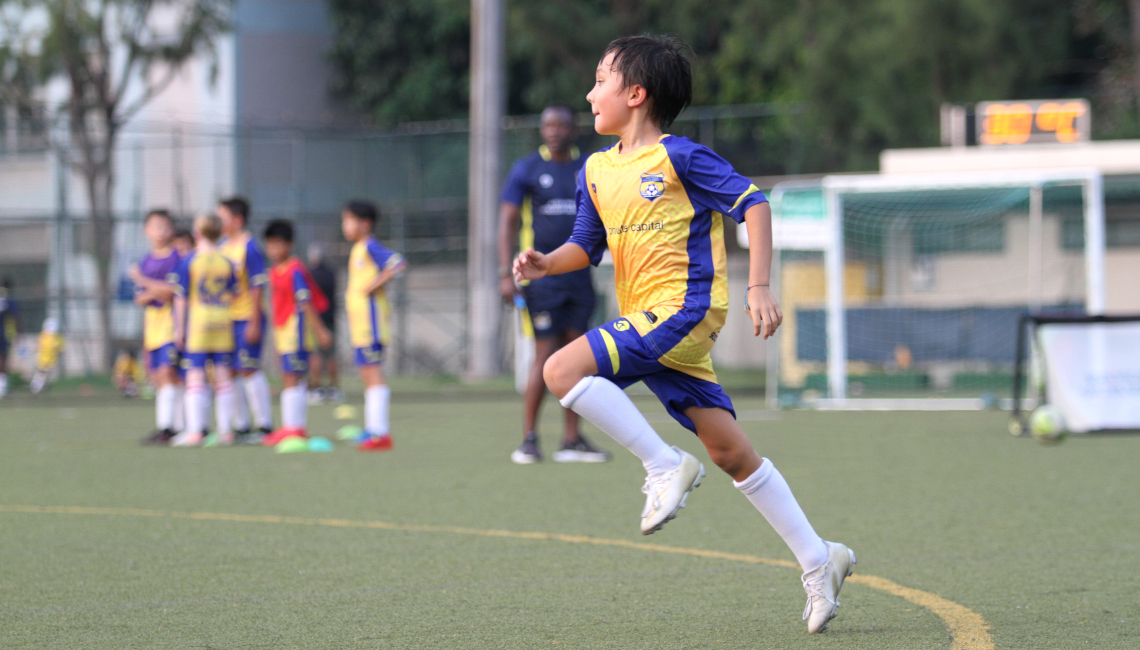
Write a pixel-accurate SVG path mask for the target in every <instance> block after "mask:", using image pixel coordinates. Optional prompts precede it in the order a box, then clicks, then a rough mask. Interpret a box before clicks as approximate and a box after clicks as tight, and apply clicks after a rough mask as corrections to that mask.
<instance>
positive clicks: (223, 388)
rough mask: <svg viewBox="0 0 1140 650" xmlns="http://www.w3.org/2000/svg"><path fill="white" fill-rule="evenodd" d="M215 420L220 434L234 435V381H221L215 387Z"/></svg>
mask: <svg viewBox="0 0 1140 650" xmlns="http://www.w3.org/2000/svg"><path fill="white" fill-rule="evenodd" d="M214 397H215V401H216V404H215V405H214V420H215V421H216V422H217V425H218V433H219V434H228V433H233V426H234V424H233V423H234V384H233V382H232V381H229V380H226V381H219V382H217V386H215V387H214Z"/></svg>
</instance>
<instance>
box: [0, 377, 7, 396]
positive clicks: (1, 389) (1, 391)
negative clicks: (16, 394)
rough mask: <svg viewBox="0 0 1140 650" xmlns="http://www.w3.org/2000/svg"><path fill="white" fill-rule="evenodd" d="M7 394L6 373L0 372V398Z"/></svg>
mask: <svg viewBox="0 0 1140 650" xmlns="http://www.w3.org/2000/svg"><path fill="white" fill-rule="evenodd" d="M7 394H8V373H6V372H0V397H4V396H5V395H7Z"/></svg>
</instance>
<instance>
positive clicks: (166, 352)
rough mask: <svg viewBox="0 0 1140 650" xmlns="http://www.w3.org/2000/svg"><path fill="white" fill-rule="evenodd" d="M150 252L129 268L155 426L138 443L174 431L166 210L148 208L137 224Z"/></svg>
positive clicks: (174, 257) (171, 262) (171, 264)
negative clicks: (139, 312)
mask: <svg viewBox="0 0 1140 650" xmlns="http://www.w3.org/2000/svg"><path fill="white" fill-rule="evenodd" d="M143 234H145V235H146V238H147V239H148V240H150V253H147V256H146V257H144V258H143V260H142V261H141V262H139V265H138V266H136V267H132V268H131V273H130V275H131V279H132V280H134V283H135V303H136V304H139V305H142V307H143V355H144V359H145V365H146V370H147V372H148V373H150V379H151V381H152V382H154V385H155V388H156V391H155V395H154V410H155V416H154V423H155V427H156V430H155V432H154V433H153V434H152V435H150V436H149V437H147V438H144V439H143V443H144V444H148V443H149V444H166V443H168V442H170V439H171V438H173V437H174V435H175V432H176V431H177V424H179V423H177V422H176V421H175V420H176V419H177V417H176V414H177V413H178V412H179V411H180V410H181V409H180V408H179V404H178V402H179V401H181V398H182V395H181V393H182V381H181V378H180V377H179V376H178V365H179V363H180V360H179V357H178V348H176V347H174V285H173V284H170V283H169V282H167V281H166V280H167V278H168V277H169V276H170V274H171V273H174V272H175V271H177V270H178V264H179V262H180V261H181V259H180V258H179V256H178V252H177V251H175V250H174V248H173V246H172V245H171V239H172V238H173V236H174V221H173V220H172V219H171V217H170V213H169V212H167V211H166V210H151V211H150V212H149V213H148V214H147V215H146V220H145V221H144V222H143Z"/></svg>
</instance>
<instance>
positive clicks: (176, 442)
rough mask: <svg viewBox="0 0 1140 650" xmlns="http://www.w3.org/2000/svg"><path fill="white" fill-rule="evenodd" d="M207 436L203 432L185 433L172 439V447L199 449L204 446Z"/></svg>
mask: <svg viewBox="0 0 1140 650" xmlns="http://www.w3.org/2000/svg"><path fill="white" fill-rule="evenodd" d="M204 439H205V436H203V435H202V432H201V431H183V432H182V433H180V434H178V435H176V436H174V437H173V438H171V439H170V446H171V447H197V446H199V445H201V444H202V440H204Z"/></svg>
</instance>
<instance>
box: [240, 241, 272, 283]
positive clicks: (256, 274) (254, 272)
mask: <svg viewBox="0 0 1140 650" xmlns="http://www.w3.org/2000/svg"><path fill="white" fill-rule="evenodd" d="M245 275H246V277H247V278H249V286H250V288H253V287H262V286H265V285H266V284H267V283H268V282H269V276H268V275H267V274H266V272H265V257H264V256H263V255H262V254H261V251H260V250H259V249H258V248H257V242H255V241H253V240H252V239H250V240H249V242H248V243H246V245H245Z"/></svg>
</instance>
